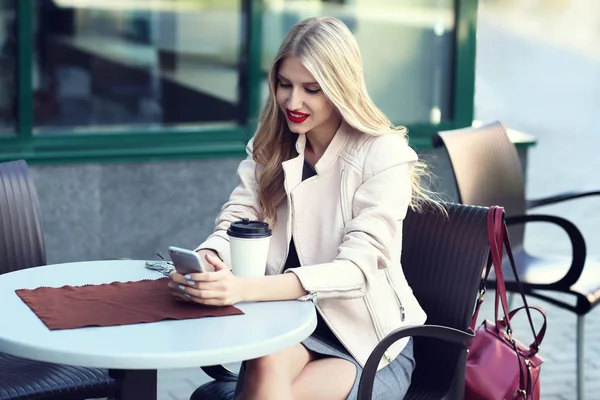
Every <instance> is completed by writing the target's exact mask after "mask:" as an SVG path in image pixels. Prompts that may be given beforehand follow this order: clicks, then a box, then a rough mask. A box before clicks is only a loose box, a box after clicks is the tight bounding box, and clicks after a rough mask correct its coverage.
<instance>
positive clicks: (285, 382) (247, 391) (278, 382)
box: [236, 343, 314, 400]
mask: <svg viewBox="0 0 600 400" xmlns="http://www.w3.org/2000/svg"><path fill="white" fill-rule="evenodd" d="M313 359H314V357H313V355H312V353H311V352H309V351H308V350H307V349H306V347H304V346H303V345H302V344H300V343H298V344H296V345H294V346H292V347H290V348H288V349H285V350H283V351H280V352H279V353H275V354H271V355H268V356H264V357H260V358H255V359H253V360H248V361H246V363H245V378H244V384H243V390H242V393H241V394H240V395H239V396H238V397H237V399H236V400H271V399H273V400H293V399H295V397H294V395H293V393H292V384H293V382H294V381H295V380H296V378H297V377H298V375H299V374H300V373H301V372H302V370H303V368H304V367H305V366H306V365H307V364H308V363H310V362H311V361H312V360H313Z"/></svg>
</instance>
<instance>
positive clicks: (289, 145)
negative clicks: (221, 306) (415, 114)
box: [253, 17, 430, 224]
mask: <svg viewBox="0 0 600 400" xmlns="http://www.w3.org/2000/svg"><path fill="white" fill-rule="evenodd" d="M290 56H295V57H298V58H299V59H300V61H301V63H302V65H303V66H304V67H305V68H306V69H307V70H308V71H309V72H310V73H311V74H312V75H313V76H314V78H315V80H316V81H317V82H318V84H319V85H320V87H321V89H322V90H323V93H324V94H325V96H327V98H328V99H329V101H330V102H331V103H332V105H333V106H334V107H335V109H336V110H337V111H338V113H339V114H340V116H341V118H342V119H343V120H344V121H345V122H346V123H347V124H348V125H350V126H351V127H352V128H354V129H356V130H357V131H359V132H363V133H365V134H369V135H374V136H377V135H383V134H388V133H394V134H399V135H403V136H405V137H406V134H407V129H406V128H405V127H403V126H393V125H392V123H391V122H390V120H389V119H388V118H387V117H386V116H385V114H384V113H383V112H382V111H381V110H380V109H379V108H378V107H377V106H376V105H375V103H373V101H372V100H371V98H370V97H369V95H368V93H367V87H366V85H365V80H364V74H363V66H362V57H361V55H360V51H359V48H358V44H357V42H356V39H355V38H354V35H353V34H352V32H350V30H349V29H348V28H347V27H346V25H344V23H343V22H342V21H340V20H339V19H337V18H332V17H315V18H308V19H305V20H304V21H301V22H300V23H298V24H296V25H295V26H294V27H293V28H292V29H291V30H290V31H289V32H288V34H287V36H286V37H285V39H284V40H283V43H282V44H281V47H280V48H279V50H278V52H277V54H276V56H275V59H274V61H273V64H272V66H271V70H270V71H269V78H268V79H269V97H268V98H267V102H266V104H265V106H264V108H263V110H262V113H261V116H260V124H259V128H258V130H257V132H256V135H255V138H254V146H253V147H254V152H253V157H254V161H256V163H257V164H258V165H260V166H261V168H257V170H256V172H255V173H256V178H257V181H258V182H259V190H258V195H259V200H260V204H261V206H262V209H263V215H262V218H263V219H264V220H266V221H268V222H269V223H271V224H274V223H275V222H276V219H277V214H276V213H277V211H276V209H277V206H278V204H279V203H280V202H281V201H283V200H284V199H285V190H284V186H283V182H284V175H283V167H282V163H283V162H284V161H286V160H289V159H291V158H293V157H295V156H297V152H296V148H295V142H296V138H297V135H296V134H294V133H292V132H291V131H290V130H289V128H288V126H287V123H286V121H285V116H284V115H283V113H282V112H281V111H280V109H279V107H278V104H277V101H276V99H275V92H276V85H277V73H278V69H279V65H280V63H281V61H282V60H283V59H284V58H286V57H290ZM425 168H426V166H425V164H423V163H422V162H418V163H417V165H416V166H415V168H414V170H413V173H412V177H411V186H412V188H413V197H412V200H411V207H412V208H414V209H420V203H421V200H423V199H430V196H429V195H428V191H427V190H425V189H424V188H423V187H422V186H421V183H420V178H421V176H422V175H423V174H425Z"/></svg>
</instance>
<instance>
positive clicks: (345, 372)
mask: <svg viewBox="0 0 600 400" xmlns="http://www.w3.org/2000/svg"><path fill="white" fill-rule="evenodd" d="M355 380H356V366H355V365H354V364H352V363H351V362H350V361H347V360H344V359H342V358H335V357H327V358H321V359H318V360H315V361H311V362H309V363H308V364H307V365H306V366H305V367H304V368H303V369H302V371H301V372H300V375H298V377H297V378H296V379H295V380H294V383H293V384H292V392H293V396H294V400H344V399H346V398H347V397H348V394H350V391H351V390H352V386H354V381H355Z"/></svg>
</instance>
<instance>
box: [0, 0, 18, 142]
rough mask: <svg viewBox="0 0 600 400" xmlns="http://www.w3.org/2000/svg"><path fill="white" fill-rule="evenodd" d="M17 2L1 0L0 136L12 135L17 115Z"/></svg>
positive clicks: (14, 0)
mask: <svg viewBox="0 0 600 400" xmlns="http://www.w3.org/2000/svg"><path fill="white" fill-rule="evenodd" d="M16 62H17V12H16V0H0V136H1V135H12V134H13V133H14V131H15V120H16V118H15V117H16V115H17V108H16V98H17V69H16Z"/></svg>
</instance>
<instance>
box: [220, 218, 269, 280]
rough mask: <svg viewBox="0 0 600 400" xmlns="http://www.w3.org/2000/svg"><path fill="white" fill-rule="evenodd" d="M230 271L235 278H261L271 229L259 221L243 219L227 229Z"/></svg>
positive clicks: (265, 262)
mask: <svg viewBox="0 0 600 400" xmlns="http://www.w3.org/2000/svg"><path fill="white" fill-rule="evenodd" d="M227 234H228V235H229V246H230V251H231V269H232V271H233V274H234V275H236V276H243V277H251V276H263V275H264V274H265V270H266V267H267V255H268V254H269V241H270V240H271V228H269V224H267V223H266V222H261V221H250V220H249V219H248V218H244V219H242V220H241V221H235V222H232V223H231V225H230V226H229V229H227Z"/></svg>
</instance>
